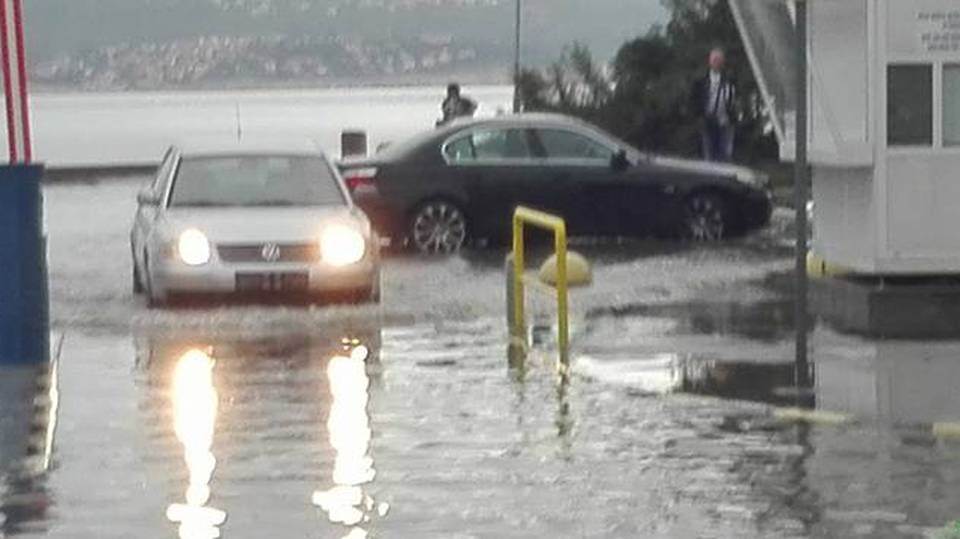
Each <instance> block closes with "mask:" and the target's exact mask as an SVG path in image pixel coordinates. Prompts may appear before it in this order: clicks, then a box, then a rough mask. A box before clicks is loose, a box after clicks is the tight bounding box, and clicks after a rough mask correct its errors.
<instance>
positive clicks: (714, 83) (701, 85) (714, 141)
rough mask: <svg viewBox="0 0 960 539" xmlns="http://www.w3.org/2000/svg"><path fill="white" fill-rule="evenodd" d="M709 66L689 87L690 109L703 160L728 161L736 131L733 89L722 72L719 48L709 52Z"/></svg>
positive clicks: (730, 80) (735, 95)
mask: <svg viewBox="0 0 960 539" xmlns="http://www.w3.org/2000/svg"><path fill="white" fill-rule="evenodd" d="M709 65H710V69H709V71H708V72H707V74H706V75H705V76H703V77H702V78H700V79H697V81H696V82H695V83H694V85H693V90H692V92H691V95H690V98H691V106H692V109H693V110H694V112H695V113H696V114H697V116H698V118H700V121H701V129H702V131H703V157H704V159H706V160H708V161H722V162H729V161H731V160H733V146H734V138H735V137H736V130H737V107H736V102H737V86H736V83H735V82H734V80H733V78H732V77H730V75H729V74H728V73H727V71H726V55H725V54H724V52H723V50H722V49H713V50H712V51H710V59H709Z"/></svg>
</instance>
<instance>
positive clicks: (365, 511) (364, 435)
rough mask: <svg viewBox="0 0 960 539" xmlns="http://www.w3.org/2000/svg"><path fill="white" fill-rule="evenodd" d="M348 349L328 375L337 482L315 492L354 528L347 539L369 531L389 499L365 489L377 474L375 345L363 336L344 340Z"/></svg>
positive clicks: (336, 518)
mask: <svg viewBox="0 0 960 539" xmlns="http://www.w3.org/2000/svg"><path fill="white" fill-rule="evenodd" d="M344 344H345V348H349V347H351V346H352V349H349V351H348V350H344V353H342V354H340V355H337V356H334V357H333V358H332V359H331V360H330V363H329V364H328V365H327V378H328V381H329V385H330V395H331V396H332V398H333V402H332V403H331V405H330V413H329V416H328V419H327V432H328V434H329V437H330V445H331V446H332V447H333V449H334V450H335V451H336V457H335V459H334V466H333V474H332V482H333V486H331V487H330V488H329V489H327V490H317V491H315V492H314V493H313V498H312V501H313V504H314V505H316V506H317V507H320V508H321V509H322V510H323V511H325V512H326V513H327V517H328V518H329V520H330V522H333V523H336V524H342V525H344V526H347V527H349V528H350V529H349V531H348V532H347V534H346V535H345V536H344V539H360V538H365V537H367V535H368V531H367V530H366V529H365V528H364V527H363V526H364V525H365V524H366V523H368V522H369V521H370V519H371V516H372V514H373V513H374V511H375V510H376V512H377V513H378V514H380V516H384V515H386V513H387V510H388V506H387V504H385V503H381V504H376V502H375V501H374V499H373V498H372V497H371V496H370V495H368V494H367V493H365V492H364V489H363V485H366V484H368V483H370V482H372V481H373V479H374V478H375V477H376V474H377V472H376V469H375V468H374V462H373V458H372V457H371V456H370V439H371V435H372V432H371V430H370V417H369V415H368V413H367V404H368V402H369V388H370V379H369V377H368V376H367V364H366V361H367V359H368V356H369V349H368V348H367V347H366V346H364V345H362V344H360V343H359V341H356V342H352V343H344Z"/></svg>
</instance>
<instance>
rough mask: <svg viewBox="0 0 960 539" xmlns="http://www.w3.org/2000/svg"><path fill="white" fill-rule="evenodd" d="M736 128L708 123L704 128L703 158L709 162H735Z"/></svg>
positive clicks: (705, 123)
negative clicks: (734, 142) (734, 141)
mask: <svg viewBox="0 0 960 539" xmlns="http://www.w3.org/2000/svg"><path fill="white" fill-rule="evenodd" d="M735 135H736V128H734V127H733V126H732V125H720V124H718V123H717V122H713V121H709V120H708V121H706V122H704V126H703V158H704V159H706V160H707V161H719V162H722V163H729V162H730V161H733V139H734V136H735Z"/></svg>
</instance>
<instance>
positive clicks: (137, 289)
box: [132, 259, 144, 296]
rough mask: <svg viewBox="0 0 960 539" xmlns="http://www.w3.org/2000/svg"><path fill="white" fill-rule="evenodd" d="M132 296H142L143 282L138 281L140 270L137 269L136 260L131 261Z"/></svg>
mask: <svg viewBox="0 0 960 539" xmlns="http://www.w3.org/2000/svg"><path fill="white" fill-rule="evenodd" d="M132 277H133V294H134V295H135V296H139V295H141V294H143V292H144V288H143V281H142V280H141V279H140V270H139V269H138V268H137V260H136V259H134V260H133V275H132Z"/></svg>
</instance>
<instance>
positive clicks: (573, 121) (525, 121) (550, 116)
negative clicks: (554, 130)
mask: <svg viewBox="0 0 960 539" xmlns="http://www.w3.org/2000/svg"><path fill="white" fill-rule="evenodd" d="M529 124H552V125H566V126H589V125H590V124H588V123H587V122H584V121H583V120H580V119H579V118H574V117H572V116H567V115H565V114H558V113H552V112H521V113H517V114H504V115H501V116H493V117H488V118H466V119H461V120H455V121H453V122H452V123H450V124H449V126H447V128H448V129H449V130H450V131H455V130H459V129H463V128H464V127H469V126H478V125H529Z"/></svg>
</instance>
